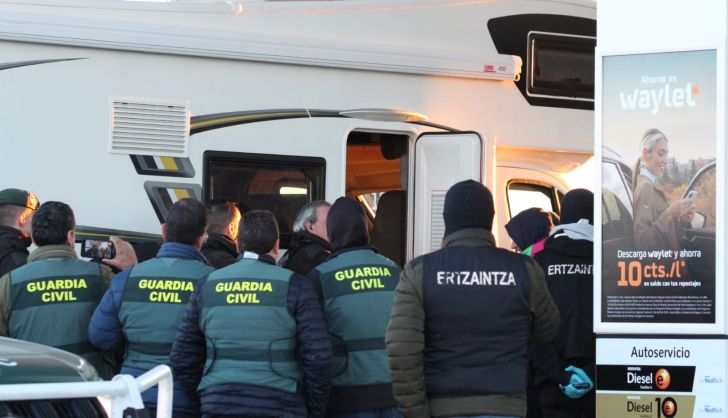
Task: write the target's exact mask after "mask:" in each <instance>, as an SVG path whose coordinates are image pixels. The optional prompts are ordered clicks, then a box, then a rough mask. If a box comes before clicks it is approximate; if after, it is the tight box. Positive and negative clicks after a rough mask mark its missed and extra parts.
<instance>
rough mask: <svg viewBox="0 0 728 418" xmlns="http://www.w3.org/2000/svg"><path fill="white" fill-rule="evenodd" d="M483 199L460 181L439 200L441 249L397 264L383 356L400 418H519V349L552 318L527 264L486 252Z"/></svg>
mask: <svg viewBox="0 0 728 418" xmlns="http://www.w3.org/2000/svg"><path fill="white" fill-rule="evenodd" d="M493 215H494V210H493V197H492V195H491V194H490V191H489V190H488V189H487V188H486V187H484V186H483V185H482V184H480V183H478V182H475V181H472V180H467V181H463V182H460V183H457V184H455V185H454V186H452V187H451V188H450V190H448V192H447V194H446V196H445V208H444V211H443V217H444V220H445V238H444V240H443V243H442V248H441V249H440V250H437V251H435V252H432V253H429V254H426V255H424V256H421V257H418V258H416V259H414V260H412V261H411V262H409V263H408V264H407V266H406V267H405V269H404V271H403V272H402V276H401V278H400V282H399V285H398V286H397V290H396V295H395V300H394V306H393V308H392V316H391V321H390V323H389V328H388V330H387V351H388V354H389V363H390V368H391V370H392V379H393V388H394V396H395V398H396V399H397V401H398V402H399V406H400V409H401V410H402V412H403V413H404V415H405V417H417V418H421V417H430V416H436V417H461V416H468V417H491V416H498V417H523V416H525V415H526V383H527V375H528V355H527V350H528V344H529V341H531V340H535V341H540V342H545V341H549V340H550V339H551V338H553V336H554V335H555V334H556V330H557V329H558V324H559V313H558V310H557V308H556V305H555V304H554V302H553V300H552V299H551V296H550V295H549V293H548V290H547V288H546V283H545V281H544V276H543V272H542V271H541V269H540V268H539V266H538V265H537V264H536V263H535V262H534V261H533V260H532V259H531V258H530V257H528V256H525V255H522V254H516V253H514V252H511V251H507V250H505V249H501V248H498V247H496V246H495V240H494V238H493V235H492V234H491V232H490V230H491V227H492V223H493Z"/></svg>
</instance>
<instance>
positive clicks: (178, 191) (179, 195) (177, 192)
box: [172, 189, 190, 200]
mask: <svg viewBox="0 0 728 418" xmlns="http://www.w3.org/2000/svg"><path fill="white" fill-rule="evenodd" d="M172 190H174V194H175V195H177V200H180V199H184V198H186V197H190V192H189V191H188V190H187V189H172Z"/></svg>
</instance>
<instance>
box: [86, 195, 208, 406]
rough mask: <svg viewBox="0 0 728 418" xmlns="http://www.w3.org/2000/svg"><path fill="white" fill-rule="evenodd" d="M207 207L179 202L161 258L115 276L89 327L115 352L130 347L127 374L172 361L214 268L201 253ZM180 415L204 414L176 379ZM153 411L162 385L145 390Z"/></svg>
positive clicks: (167, 224) (171, 214)
mask: <svg viewBox="0 0 728 418" xmlns="http://www.w3.org/2000/svg"><path fill="white" fill-rule="evenodd" d="M206 228H207V211H206V210H205V207H204V206H203V205H202V203H200V202H198V201H197V200H194V199H182V200H179V201H177V202H176V203H175V204H174V205H173V206H172V208H170V210H169V213H168V214H167V219H166V221H165V223H164V224H163V225H162V237H163V238H164V244H162V247H161V248H160V250H159V252H158V253H157V256H156V257H155V258H153V259H150V260H147V261H145V262H143V263H140V264H138V265H136V266H134V267H132V268H129V269H127V270H124V271H122V272H121V273H119V274H117V275H116V277H114V280H113V282H112V283H111V287H110V288H109V290H108V291H107V292H106V294H105V295H104V298H103V300H102V301H101V303H100V304H99V306H98V308H97V309H96V312H94V314H93V318H92V319H91V323H90V325H89V328H88V332H89V338H90V339H91V342H92V343H93V344H94V345H95V346H97V347H99V348H103V349H107V350H111V349H114V348H116V347H119V346H121V345H122V344H123V345H125V348H126V355H125V358H124V364H123V367H122V370H121V371H122V373H125V374H131V375H132V376H139V375H140V374H142V373H144V372H146V371H147V370H150V369H152V368H154V367H156V366H158V365H160V364H169V352H170V350H171V349H172V342H173V341H174V336H175V333H176V332H177V327H178V325H179V323H180V321H181V320H182V316H183V315H184V311H185V308H186V306H187V302H188V300H189V297H190V294H192V291H193V289H194V286H195V285H196V283H197V282H198V281H199V280H200V279H202V278H204V277H206V276H207V275H208V274H210V272H212V271H213V268H212V267H211V266H210V265H209V263H208V262H207V259H206V258H205V257H204V256H203V255H202V253H201V252H200V248H201V247H202V244H203V242H204V241H205V236H206V234H205V230H206ZM174 387H175V392H174V407H173V408H174V416H175V417H193V416H199V412H198V405H197V403H196V401H195V400H194V399H189V398H188V397H187V396H185V393H184V391H182V390H181V389H179V385H178V384H176V383H175V385H174ZM142 398H143V400H144V404H145V405H146V406H147V409H149V410H150V411H152V412H153V411H154V409H155V407H156V400H157V392H156V387H155V388H153V389H150V390H147V391H145V392H144V393H143V394H142Z"/></svg>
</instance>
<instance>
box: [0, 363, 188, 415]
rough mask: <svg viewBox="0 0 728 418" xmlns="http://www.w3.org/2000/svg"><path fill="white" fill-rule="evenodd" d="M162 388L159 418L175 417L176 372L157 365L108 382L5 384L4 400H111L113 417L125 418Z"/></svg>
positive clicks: (158, 405) (118, 376)
mask: <svg viewBox="0 0 728 418" xmlns="http://www.w3.org/2000/svg"><path fill="white" fill-rule="evenodd" d="M157 384H158V385H159V388H158V395H157V418H172V390H173V383H172V370H171V369H170V368H169V367H168V366H164V365H162V366H157V367H155V368H153V369H152V370H149V371H148V372H146V373H144V374H143V375H141V376H139V377H137V378H136V379H135V378H134V377H132V376H130V375H126V374H120V375H117V376H115V377H114V378H113V379H112V380H111V381H108V382H79V383H29V384H18V385H2V390H0V401H26V400H40V399H73V398H94V397H99V396H103V397H109V398H111V418H121V417H122V416H123V412H124V410H125V409H127V408H133V409H143V408H144V403H143V402H142V397H141V393H142V392H144V391H145V390H147V389H149V388H151V387H153V386H154V385H157Z"/></svg>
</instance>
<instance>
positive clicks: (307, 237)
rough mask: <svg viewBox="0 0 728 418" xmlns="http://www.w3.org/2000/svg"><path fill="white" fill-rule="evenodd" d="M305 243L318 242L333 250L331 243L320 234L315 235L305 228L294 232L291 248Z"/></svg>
mask: <svg viewBox="0 0 728 418" xmlns="http://www.w3.org/2000/svg"><path fill="white" fill-rule="evenodd" d="M304 244H316V245H319V246H321V247H323V248H325V249H327V250H331V244H330V243H329V242H328V241H326V240H325V239H323V238H321V237H319V236H318V235H314V234H312V233H310V232H308V231H306V230H305V229H304V230H301V231H298V232H294V233H293V237H292V238H291V248H294V247H298V246H302V245H304Z"/></svg>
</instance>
